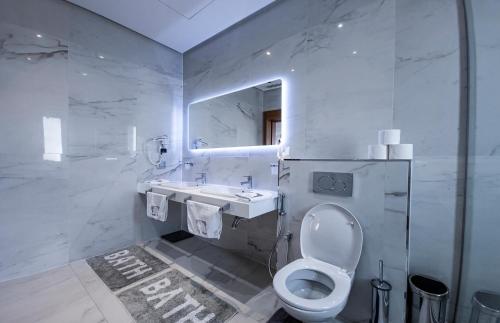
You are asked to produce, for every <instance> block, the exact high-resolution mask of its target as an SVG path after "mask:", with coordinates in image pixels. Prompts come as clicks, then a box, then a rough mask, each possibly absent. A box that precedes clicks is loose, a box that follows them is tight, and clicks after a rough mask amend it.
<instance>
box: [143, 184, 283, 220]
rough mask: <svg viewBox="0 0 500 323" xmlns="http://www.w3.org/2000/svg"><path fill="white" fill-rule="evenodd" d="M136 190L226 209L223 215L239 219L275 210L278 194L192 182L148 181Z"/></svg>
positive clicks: (178, 200)
mask: <svg viewBox="0 0 500 323" xmlns="http://www.w3.org/2000/svg"><path fill="white" fill-rule="evenodd" d="M141 185H142V186H141V188H139V186H138V191H139V192H141V190H143V191H146V190H149V189H151V190H152V191H153V192H155V193H160V194H164V195H167V196H171V198H170V199H171V200H173V201H176V202H185V201H186V200H188V199H190V200H193V201H197V202H202V203H208V204H213V205H219V206H221V207H222V206H227V205H228V204H229V207H228V208H227V209H225V211H224V213H225V214H231V215H235V216H239V217H242V218H247V219H250V218H254V217H257V216H259V215H262V214H265V213H268V212H271V211H273V210H276V199H277V197H278V192H276V191H269V190H254V189H245V188H242V187H234V186H225V185H213V184H199V183H195V182H171V181H151V182H148V183H141Z"/></svg>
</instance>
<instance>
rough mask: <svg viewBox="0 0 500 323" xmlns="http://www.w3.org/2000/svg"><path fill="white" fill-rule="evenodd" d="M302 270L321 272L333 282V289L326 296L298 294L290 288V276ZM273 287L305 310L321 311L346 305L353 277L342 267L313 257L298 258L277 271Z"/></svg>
mask: <svg viewBox="0 0 500 323" xmlns="http://www.w3.org/2000/svg"><path fill="white" fill-rule="evenodd" d="M301 270H311V271H315V272H318V273H321V274H323V275H325V276H327V277H328V278H330V279H331V280H332V282H333V284H334V285H333V290H332V291H331V293H330V294H328V295H327V296H326V297H323V298H319V299H307V298H303V297H300V296H297V295H296V294H294V293H293V292H292V291H291V290H290V289H289V283H290V282H289V281H288V279H289V277H291V275H292V274H294V273H296V272H298V271H301ZM273 287H274V290H275V291H276V293H277V294H278V296H279V297H280V299H281V300H282V301H283V302H285V303H287V304H289V305H290V306H293V307H295V308H299V309H302V310H305V311H311V312H320V311H327V310H331V309H332V308H335V307H338V306H344V305H345V303H346V301H347V297H348V296H349V291H350V289H351V277H350V276H349V275H348V274H347V273H346V272H345V271H344V270H342V269H341V268H339V267H336V266H334V265H330V264H328V263H326V262H323V261H320V260H316V259H313V258H302V259H297V260H295V261H293V262H291V263H289V264H288V265H286V266H285V267H283V268H282V269H281V270H279V271H278V272H277V273H276V276H275V277H274V280H273Z"/></svg>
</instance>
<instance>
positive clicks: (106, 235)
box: [0, 0, 182, 281]
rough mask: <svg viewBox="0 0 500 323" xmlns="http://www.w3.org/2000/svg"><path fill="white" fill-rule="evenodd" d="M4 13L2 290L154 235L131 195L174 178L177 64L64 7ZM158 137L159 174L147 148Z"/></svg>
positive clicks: (0, 77) (152, 46)
mask: <svg viewBox="0 0 500 323" xmlns="http://www.w3.org/2000/svg"><path fill="white" fill-rule="evenodd" d="M0 11H1V12H2V14H0V83H1V84H2V86H1V87H0V96H1V97H2V108H1V109H2V115H3V117H2V118H1V120H0V134H1V135H2V137H3V138H4V139H3V141H2V151H1V158H0V199H1V200H2V201H5V203H2V205H1V206H0V212H1V214H2V227H1V229H0V233H1V237H0V254H1V255H2V261H1V262H0V281H3V280H7V279H11V278H15V277H20V276H26V275H29V274H32V273H36V272H40V271H44V270H47V269H49V268H53V267H56V266H60V265H62V264H65V263H68V262H69V261H71V260H74V259H81V258H83V257H87V256H91V255H95V254H99V253H103V252H105V251H108V250H111V249H115V248H118V247H122V246H125V245H130V244H132V243H134V242H135V241H136V240H142V239H150V238H152V237H157V236H158V235H161V234H162V232H164V229H166V228H165V227H164V226H159V225H155V224H153V223H151V221H149V220H147V219H146V218H145V216H144V208H143V201H142V200H141V199H140V198H139V197H138V196H137V194H136V192H135V185H136V182H137V181H138V180H144V179H148V178H152V177H155V176H162V177H169V178H171V179H180V178H181V174H180V168H179V167H178V165H179V160H180V155H181V144H182V138H181V127H182V125H179V123H178V120H179V118H181V117H182V65H181V64H182V59H181V55H180V54H179V53H176V52H174V51H172V50H169V49H168V48H165V47H163V46H161V45H158V44H156V43H153V42H151V41H149V40H147V39H145V38H143V37H142V36H139V35H137V34H135V33H133V32H131V31H130V30H127V29H125V28H123V27H120V26H118V25H115V24H113V23H111V22H109V21H106V20H104V19H103V18H101V17H98V16H96V15H94V14H91V13H89V12H87V11H85V10H83V9H81V8H78V7H75V6H73V5H71V4H68V3H66V2H63V1H57V2H56V1H40V2H39V1H34V0H25V1H19V2H18V1H10V0H9V1H3V2H2V3H1V4H0ZM40 12H42V13H43V14H40V20H38V19H33V17H34V15H35V13H36V15H38V14H39V13H40ZM54 15H56V16H57V17H58V18H60V19H59V20H58V19H54ZM131 44H134V45H133V46H131ZM44 118H55V119H57V120H58V121H59V124H60V125H61V126H60V131H59V133H60V135H58V134H57V132H55V135H54V136H55V137H52V138H49V137H48V134H51V131H54V130H53V129H44V123H43V120H44ZM132 129H135V131H132ZM133 134H135V135H136V138H135V142H136V146H135V150H134V147H133V145H132V144H131V142H133V141H134V140H133V139H134V138H131V136H132V135H133ZM161 134H166V135H168V136H169V139H170V141H169V155H168V160H167V164H169V166H168V168H167V169H166V170H159V171H158V170H155V169H153V168H152V166H151V165H149V164H148V163H147V162H146V160H145V158H144V155H143V152H142V143H143V142H144V140H146V139H147V138H150V137H153V136H157V135H161ZM54 140H56V141H58V142H60V146H61V150H62V154H61V153H60V151H56V154H54V151H47V149H52V148H51V147H53V146H54V144H53V143H52V142H51V141H54ZM54 159H55V160H59V161H54ZM170 169H172V171H170ZM178 216H180V214H179V215H178ZM175 217H176V216H173V217H172V218H175ZM177 226H179V227H180V223H177ZM169 229H170V230H171V229H172V228H169Z"/></svg>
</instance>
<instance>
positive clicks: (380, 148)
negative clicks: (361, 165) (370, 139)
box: [368, 145, 387, 159]
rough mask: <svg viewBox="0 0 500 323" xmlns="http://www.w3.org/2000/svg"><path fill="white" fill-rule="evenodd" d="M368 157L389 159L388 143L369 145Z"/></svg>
mask: <svg viewBox="0 0 500 323" xmlns="http://www.w3.org/2000/svg"><path fill="white" fill-rule="evenodd" d="M368 159H387V146H386V145H369V146H368Z"/></svg>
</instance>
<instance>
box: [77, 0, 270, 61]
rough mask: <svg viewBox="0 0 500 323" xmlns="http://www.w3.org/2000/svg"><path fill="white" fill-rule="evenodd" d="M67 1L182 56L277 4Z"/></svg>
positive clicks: (253, 0)
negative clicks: (225, 30) (245, 19)
mask: <svg viewBox="0 0 500 323" xmlns="http://www.w3.org/2000/svg"><path fill="white" fill-rule="evenodd" d="M68 1H69V2H72V3H74V4H76V5H79V6H80V7H83V8H86V9H88V10H90V11H93V12H95V13H97V14H99V15H101V16H104V17H106V18H108V19H110V20H113V21H115V22H117V23H119V24H121V25H123V26H125V27H127V28H130V29H132V30H134V31H136V32H138V33H140V34H143V35H144V36H146V37H149V38H151V39H154V40H156V41H157V42H159V43H161V44H164V45H166V46H168V47H170V48H173V49H175V50H176V51H178V52H181V53H183V52H185V51H187V50H188V49H190V48H192V47H194V46H196V45H198V44H200V43H202V42H203V41H205V40H207V39H209V38H210V37H212V36H214V35H216V34H217V33H219V32H221V31H223V30H224V29H226V28H228V27H230V26H231V25H234V24H235V23H237V22H238V21H241V20H242V19H244V18H246V17H248V16H249V15H251V14H252V13H254V12H256V11H258V10H259V9H261V8H263V7H265V6H267V5H268V4H270V3H271V2H273V1H274V0H120V1H116V0H68Z"/></svg>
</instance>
